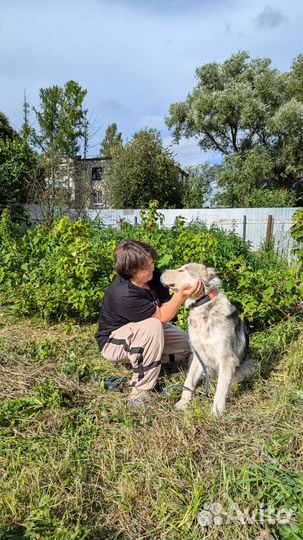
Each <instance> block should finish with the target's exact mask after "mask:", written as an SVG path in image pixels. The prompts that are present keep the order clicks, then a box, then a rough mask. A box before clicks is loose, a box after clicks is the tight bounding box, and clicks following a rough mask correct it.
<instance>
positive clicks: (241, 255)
mask: <svg viewBox="0 0 303 540" xmlns="http://www.w3.org/2000/svg"><path fill="white" fill-rule="evenodd" d="M161 221H162V216H161V215H160V213H159V211H158V207H157V203H156V202H155V201H154V202H152V203H151V204H150V208H149V210H147V211H144V212H142V224H141V225H140V226H138V227H135V226H133V225H130V224H127V223H124V226H123V229H122V230H121V231H118V230H117V229H113V228H105V227H104V226H103V225H102V223H100V222H86V221H84V220H79V221H77V222H74V223H73V222H72V221H71V220H70V219H69V218H68V217H64V218H62V219H59V220H58V221H56V222H55V224H54V226H53V228H52V229H51V230H49V229H47V228H46V227H45V226H39V227H37V228H36V229H34V230H33V231H27V233H26V234H25V235H24V236H23V237H22V236H21V233H20V230H19V229H18V228H16V227H15V226H13V225H12V223H11V222H10V220H9V215H8V214H7V213H3V215H2V220H1V223H0V255H1V258H2V261H3V262H2V267H1V268H0V292H1V294H2V298H3V299H4V300H5V301H6V302H7V303H10V304H13V305H14V306H15V308H16V309H17V310H18V311H19V312H22V313H25V314H31V313H37V314H39V315H40V316H42V317H44V318H47V319H53V320H58V319H63V318H68V317H74V318H77V319H79V320H80V321H85V320H96V318H97V315H98V311H99V302H100V300H102V298H103V295H104V293H105V290H106V289H107V287H108V286H109V284H110V282H111V281H112V279H113V278H114V277H115V273H114V265H113V252H114V249H115V247H116V246H117V245H118V243H119V242H121V241H122V240H125V239H127V238H133V239H135V240H141V241H144V242H147V243H149V244H151V245H153V246H154V248H155V249H156V250H157V251H158V254H159V260H158V263H157V264H158V266H159V267H160V268H168V267H172V268H177V267H178V266H181V265H182V264H185V263H187V262H188V261H195V262H198V263H202V264H205V265H207V266H212V267H214V268H215V269H216V271H217V273H218V275H219V276H220V278H221V279H222V282H223V287H224V290H225V292H226V294H227V295H228V297H229V298H230V300H231V301H232V302H233V303H234V304H235V305H236V306H237V307H238V309H239V310H240V312H241V314H242V316H243V318H244V319H245V321H246V323H247V324H248V325H249V326H250V327H251V328H252V329H262V328H265V327H266V326H268V325H271V324H273V323H276V322H278V321H280V320H283V319H285V318H286V317H288V316H289V315H292V314H294V313H296V312H297V311H298V306H299V305H300V301H301V299H302V287H301V278H300V275H299V272H298V270H296V269H294V268H289V267H288V266H287V265H286V263H284V262H283V261H281V260H280V259H279V258H278V257H277V256H276V255H275V254H274V253H270V254H268V253H263V252H261V253H259V254H254V253H252V251H251V248H250V244H249V243H248V242H244V241H243V240H242V239H241V238H240V237H239V236H238V235H237V234H235V233H234V232H225V231H222V230H221V229H218V228H217V227H211V228H210V229H207V227H206V226H205V224H203V223H201V222H199V221H196V222H193V223H191V224H189V225H185V223H184V220H183V219H182V218H179V219H177V220H176V223H175V225H174V226H173V227H172V228H171V229H165V228H163V227H162V226H161ZM182 317H183V323H184V314H183V315H182Z"/></svg>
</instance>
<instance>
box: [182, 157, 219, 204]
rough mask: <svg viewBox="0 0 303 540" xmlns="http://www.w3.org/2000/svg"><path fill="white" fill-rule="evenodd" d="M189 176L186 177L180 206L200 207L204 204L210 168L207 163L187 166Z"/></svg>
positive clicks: (210, 172) (208, 191) (207, 191)
mask: <svg viewBox="0 0 303 540" xmlns="http://www.w3.org/2000/svg"><path fill="white" fill-rule="evenodd" d="M187 172H188V173H189V177H188V178H186V180H185V184H184V188H183V196H182V206H183V207H184V208H202V207H203V206H205V205H206V201H207V198H208V196H209V194H210V188H211V182H212V168H211V167H209V166H208V165H196V166H193V167H188V168H187Z"/></svg>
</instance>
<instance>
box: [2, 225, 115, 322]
mask: <svg viewBox="0 0 303 540" xmlns="http://www.w3.org/2000/svg"><path fill="white" fill-rule="evenodd" d="M2 220H3V223H4V225H3V229H4V230H5V234H4V239H3V241H2V244H1V250H2V253H3V259H2V260H3V263H2V268H1V274H0V290H2V291H4V294H5V297H6V298H7V300H9V301H10V302H13V303H15V306H16V308H17V309H18V310H20V311H22V312H24V313H32V312H36V313H37V312H38V313H39V314H40V315H41V316H43V317H46V318H50V319H52V318H59V319H60V318H62V317H79V318H80V320H81V319H82V320H84V319H94V318H96V316H97V313H98V304H99V302H100V300H101V299H102V296H103V294H104V291H105V289H106V288H107V286H108V285H109V282H110V281H109V280H110V276H111V273H112V267H113V259H112V258H113V248H114V247H115V243H114V242H113V241H112V240H111V241H109V242H104V243H98V242H95V241H94V240H95V239H94V238H91V234H90V233H91V227H90V225H89V224H88V223H87V222H85V221H83V220H79V221H77V222H75V223H72V222H71V220H70V219H69V218H68V217H65V218H62V219H61V220H59V221H57V222H55V225H54V227H53V229H52V230H49V229H47V228H46V227H45V226H42V225H41V226H38V227H37V228H36V229H34V231H31V230H29V231H27V233H26V235H25V236H24V237H23V238H22V241H21V242H20V241H19V242H18V243H17V242H16V241H15V240H14V235H13V234H12V235H11V237H9V232H10V231H8V227H7V222H6V217H5V216H4V217H3V218H2ZM8 243H9V244H10V243H12V249H11V248H9V247H8Z"/></svg>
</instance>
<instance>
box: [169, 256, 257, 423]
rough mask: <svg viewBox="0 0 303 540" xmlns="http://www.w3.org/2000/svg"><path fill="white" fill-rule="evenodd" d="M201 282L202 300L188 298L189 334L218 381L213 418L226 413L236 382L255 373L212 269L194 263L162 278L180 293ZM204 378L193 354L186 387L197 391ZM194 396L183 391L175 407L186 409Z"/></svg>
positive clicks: (239, 326)
mask: <svg viewBox="0 0 303 540" xmlns="http://www.w3.org/2000/svg"><path fill="white" fill-rule="evenodd" d="M198 280H200V281H202V283H203V284H204V292H203V296H202V297H201V298H200V299H193V298H187V299H186V301H185V304H184V305H185V307H186V308H189V310H190V313H189V324H188V333H189V338H190V341H191V344H192V347H193V349H195V350H196V351H197V352H198V354H199V355H200V357H201V358H202V360H203V362H204V364H205V366H206V368H207V370H208V372H209V375H210V377H211V379H216V378H217V379H218V382H217V387H216V391H215V397H214V402H213V409H212V410H213V415H214V416H216V417H218V416H221V415H222V414H223V413H224V410H225V405H226V398H227V395H228V392H229V389H230V386H231V384H232V382H233V381H236V380H237V381H243V380H245V379H248V378H250V377H251V376H252V375H253V374H254V372H255V364H254V361H253V360H252V358H251V357H250V355H249V352H248V335H247V332H246V329H245V326H244V323H243V322H242V321H241V320H240V318H239V316H238V313H237V310H236V308H235V306H233V305H232V304H231V303H230V301H229V300H228V298H227V297H226V295H225V294H223V293H222V292H220V291H219V290H218V287H219V286H220V285H221V282H220V280H219V278H218V277H217V276H216V274H215V271H214V269H213V268H207V267H206V266H203V265H202V264H197V263H191V264H185V265H184V266H181V268H179V269H178V270H166V271H165V272H163V274H162V275H161V281H162V283H163V285H166V286H167V287H169V288H170V289H172V290H173V291H178V290H179V288H180V287H182V285H185V284H186V283H189V284H191V285H194V284H195V283H197V281H198ZM202 376H203V368H202V366H201V364H200V362H199V360H198V359H197V358H196V355H195V353H193V357H192V361H191V364H190V368H189V371H188V374H187V377H186V381H185V383H184V385H185V386H187V387H188V388H190V389H191V390H195V388H196V387H197V385H198V383H199V381H200V380H201V378H202ZM191 397H192V393H191V392H190V391H189V390H185V389H184V390H183V392H182V396H181V399H180V400H179V401H178V403H177V404H176V407H177V408H178V409H185V408H186V407H187V406H188V405H189V402H190V400H191Z"/></svg>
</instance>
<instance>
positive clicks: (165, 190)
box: [105, 129, 183, 208]
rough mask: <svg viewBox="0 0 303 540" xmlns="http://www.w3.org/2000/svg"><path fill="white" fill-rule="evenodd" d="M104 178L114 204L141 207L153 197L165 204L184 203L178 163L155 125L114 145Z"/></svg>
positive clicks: (124, 206)
mask: <svg viewBox="0 0 303 540" xmlns="http://www.w3.org/2000/svg"><path fill="white" fill-rule="evenodd" d="M105 182H106V191H107V197H108V200H109V204H110V206H112V207H113V208H142V207H146V206H147V204H148V202H149V201H150V200H153V199H157V200H158V201H159V204H160V206H162V207H166V208H167V207H173V208H178V207H180V205H181V204H182V202H181V201H182V190H183V186H182V182H181V180H180V174H179V167H178V165H177V164H176V162H175V161H174V159H173V156H172V153H171V152H170V151H169V150H167V149H166V148H164V147H163V143H162V140H161V137H160V134H159V132H158V131H156V130H153V129H142V130H140V131H138V132H136V133H135V134H134V135H133V137H132V139H131V140H130V141H128V142H127V143H126V144H125V146H122V145H121V146H117V147H116V148H115V150H114V152H113V154H112V161H111V166H110V167H109V168H108V169H107V171H106V173H105Z"/></svg>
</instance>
